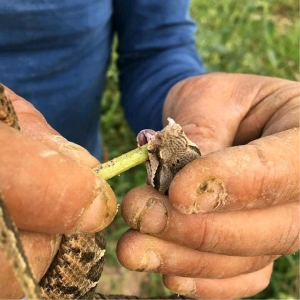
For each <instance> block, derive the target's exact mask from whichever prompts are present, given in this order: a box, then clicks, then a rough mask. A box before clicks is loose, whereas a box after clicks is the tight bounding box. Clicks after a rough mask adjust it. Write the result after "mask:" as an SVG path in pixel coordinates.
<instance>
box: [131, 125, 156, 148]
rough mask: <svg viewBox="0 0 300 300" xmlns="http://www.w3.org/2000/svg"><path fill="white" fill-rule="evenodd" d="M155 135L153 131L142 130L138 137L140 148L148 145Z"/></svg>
mask: <svg viewBox="0 0 300 300" xmlns="http://www.w3.org/2000/svg"><path fill="white" fill-rule="evenodd" d="M155 133H156V132H155V131H154V130H152V129H144V130H141V131H140V132H139V133H138V135H137V137H136V140H137V144H138V146H139V147H141V146H143V145H146V144H147V143H148V142H149V141H150V140H151V138H152V137H153V136H154V135H155Z"/></svg>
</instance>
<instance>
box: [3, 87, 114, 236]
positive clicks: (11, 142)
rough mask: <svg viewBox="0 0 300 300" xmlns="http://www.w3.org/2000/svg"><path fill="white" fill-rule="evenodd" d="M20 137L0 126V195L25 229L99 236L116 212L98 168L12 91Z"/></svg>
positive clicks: (9, 129)
mask: <svg viewBox="0 0 300 300" xmlns="http://www.w3.org/2000/svg"><path fill="white" fill-rule="evenodd" d="M7 91H8V94H9V96H10V98H11V100H12V102H13V105H14V107H15V109H16V112H17V115H18V118H19V120H20V125H21V130H22V132H19V131H17V130H15V129H13V128H10V127H8V126H7V125H5V124H3V123H2V122H0V132H1V134H0V144H1V147H0V179H1V180H0V192H1V193H2V195H3V198H4V201H5V203H6V205H7V207H8V209H9V211H10V214H11V215H12V218H13V219H14V221H15V223H16V225H17V226H18V227H19V228H20V229H24V230H30V231H39V232H47V233H71V232H82V231H84V232H85V231H87V232H91V231H99V230H101V229H103V228H104V227H106V226H107V225H108V224H109V223H110V222H111V221H112V219H113V217H114V215H115V212H116V199H115V196H114V194H113V191H112V190H111V188H110V187H109V185H108V184H107V183H106V182H105V181H104V180H103V179H101V178H99V177H98V176H97V175H95V174H94V172H93V171H92V170H91V169H90V168H91V167H94V166H95V165H96V164H97V163H98V162H97V160H96V159H95V158H93V157H92V156H91V155H90V154H89V153H88V152H87V151H86V150H85V149H83V148H82V147H80V146H78V145H75V144H73V143H70V142H68V141H67V140H65V139H64V138H63V137H61V136H60V135H59V134H58V133H57V132H56V131H55V130H54V129H52V128H51V127H50V126H49V124H47V122H46V120H45V119H44V118H43V116H42V115H41V114H40V113H39V112H38V111H37V110H36V109H35V108H34V107H33V106H32V105H31V104H30V103H28V102H27V101H25V100H24V99H22V98H21V97H19V96H18V95H16V94H14V93H13V92H12V91H10V90H7Z"/></svg>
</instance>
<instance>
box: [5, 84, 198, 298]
mask: <svg viewBox="0 0 300 300" xmlns="http://www.w3.org/2000/svg"><path fill="white" fill-rule="evenodd" d="M0 121H2V122H4V123H6V124H7V125H8V126H10V127H13V128H15V129H17V130H20V127H19V124H18V119H17V115H16V113H15V111H14V108H13V105H12V103H11V101H10V100H9V98H8V96H7V94H6V93H5V90H4V87H3V85H2V84H1V83H0ZM199 153H200V152H199ZM195 158H196V157H193V159H195ZM185 163H187V162H185ZM182 167H183V166H182ZM0 250H1V251H2V252H3V254H4V255H5V257H6V259H7V260H8V261H9V263H10V265H11V266H12V269H13V271H14V273H15V276H16V278H17V280H18V281H19V283H20V285H21V287H22V289H23V292H24V293H25V296H26V297H27V298H28V299H41V298H44V299H126V298H130V299H139V298H138V297H135V296H124V295H102V294H98V293H96V292H95V288H96V286H97V284H98V281H99V278H100V276H101V273H102V269H103V265H104V253H105V237H104V233H103V232H102V231H101V232H98V233H95V234H72V235H62V241H61V245H60V248H59V250H58V252H57V254H56V257H55V258H54V260H53V262H52V264H51V265H50V267H49V269H48V271H47V272H46V274H45V275H44V277H43V278H42V280H41V281H40V283H39V285H38V284H37V283H36V281H35V279H34V276H33V274H32V271H31V268H30V265H29V262H28V260H27V258H26V256H25V254H24V250H23V247H22V244H21V241H20V238H19V236H18V231H17V228H16V226H15V225H14V223H13V221H12V220H11V218H10V215H9V212H8V210H7V208H6V206H5V202H4V199H3V196H2V195H1V190H0ZM169 298H176V299H187V298H185V297H183V296H179V295H173V296H170V297H169Z"/></svg>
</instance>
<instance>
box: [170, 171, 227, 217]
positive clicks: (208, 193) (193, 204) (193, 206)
mask: <svg viewBox="0 0 300 300" xmlns="http://www.w3.org/2000/svg"><path fill="white" fill-rule="evenodd" d="M227 197H228V194H227V190H226V186H225V183H224V182H223V181H222V180H221V179H219V178H215V177H213V178H208V179H205V180H204V181H202V182H200V184H199V185H198V187H197V189H196V192H195V194H194V197H192V198H191V200H192V201H189V203H188V204H185V205H182V204H180V205H176V204H174V206H176V208H177V209H178V210H179V211H181V212H183V213H185V214H197V213H204V212H209V211H215V210H218V209H220V208H222V207H223V206H224V205H225V204H226V201H227Z"/></svg>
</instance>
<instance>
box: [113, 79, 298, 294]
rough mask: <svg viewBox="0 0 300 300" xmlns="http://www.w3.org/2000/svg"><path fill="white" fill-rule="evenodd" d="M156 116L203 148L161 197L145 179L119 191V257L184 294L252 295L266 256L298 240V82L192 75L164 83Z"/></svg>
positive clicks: (266, 273) (268, 260) (262, 279)
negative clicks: (122, 230) (166, 88)
mask: <svg viewBox="0 0 300 300" xmlns="http://www.w3.org/2000/svg"><path fill="white" fill-rule="evenodd" d="M166 117H171V118H173V119H174V120H175V121H176V122H177V123H179V124H180V125H181V126H182V127H183V129H184V131H185V133H186V134H187V136H188V137H189V138H190V139H191V140H192V141H194V142H195V143H196V144H197V145H198V146H199V148H200V150H201V153H202V154H204V156H203V157H201V158H199V159H197V160H195V161H193V162H192V163H190V164H189V165H188V166H187V167H185V168H184V169H183V170H182V171H180V172H179V174H178V175H177V176H176V177H175V179H174V180H173V181H172V183H171V186H170V190H169V197H166V196H164V195H162V194H160V193H158V192H157V191H155V190H154V189H153V188H151V187H149V186H147V187H140V188H136V189H134V190H132V191H131V192H129V193H128V194H127V195H126V197H125V199H124V201H123V204H122V212H123V216H124V218H125V220H126V222H127V223H128V224H129V225H130V226H131V227H132V228H133V229H135V230H130V231H128V232H127V233H126V234H125V235H124V236H123V237H122V238H121V240H120V241H119V245H118V256H119V259H120V261H121V263H122V264H123V265H124V266H126V267H127V268H129V269H132V270H143V271H153V272H159V273H162V274H165V275H164V276H163V280H164V283H165V285H166V286H167V287H168V288H170V289H171V290H173V291H175V292H177V293H180V294H185V295H188V296H191V297H200V298H238V297H247V296H250V295H253V294H256V293H258V292H259V291H261V290H262V289H264V288H265V287H266V286H267V285H268V283H269V280H270V276H271V273H272V262H273V261H274V260H275V259H276V258H278V257H279V256H281V255H284V254H290V253H294V252H296V251H297V250H298V247H299V215H298V214H299V84H298V83H296V82H292V81H287V80H283V79H277V78H270V77H262V76H255V75H240V74H236V75H234V74H208V75H203V76H197V77H193V78H189V79H187V80H185V81H182V82H180V83H178V84H177V85H176V86H175V87H173V89H172V90H171V91H170V93H169V95H168V97H167V99H166V102H165V107H164V118H165V119H166ZM238 145H241V146H238ZM212 152H213V153H212ZM146 233H147V234H146Z"/></svg>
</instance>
